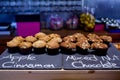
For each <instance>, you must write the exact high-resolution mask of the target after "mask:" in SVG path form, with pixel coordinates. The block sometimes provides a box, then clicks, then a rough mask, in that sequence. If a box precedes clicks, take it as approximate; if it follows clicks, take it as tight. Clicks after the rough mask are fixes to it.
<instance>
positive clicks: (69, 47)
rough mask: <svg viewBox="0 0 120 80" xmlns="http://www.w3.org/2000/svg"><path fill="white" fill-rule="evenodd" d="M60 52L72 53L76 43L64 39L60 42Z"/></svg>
mask: <svg viewBox="0 0 120 80" xmlns="http://www.w3.org/2000/svg"><path fill="white" fill-rule="evenodd" d="M60 46H61V52H62V53H64V54H68V55H69V54H74V53H75V52H76V43H73V42H69V41H65V42H62V43H61V44H60Z"/></svg>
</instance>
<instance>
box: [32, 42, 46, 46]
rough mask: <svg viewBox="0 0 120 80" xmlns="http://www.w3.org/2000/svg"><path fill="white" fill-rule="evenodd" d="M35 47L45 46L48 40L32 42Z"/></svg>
mask: <svg viewBox="0 0 120 80" xmlns="http://www.w3.org/2000/svg"><path fill="white" fill-rule="evenodd" d="M32 46H33V47H35V48H43V47H45V46H46V42H45V41H42V40H38V41H35V42H34V43H33V44H32Z"/></svg>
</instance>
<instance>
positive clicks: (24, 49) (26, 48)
mask: <svg viewBox="0 0 120 80" xmlns="http://www.w3.org/2000/svg"><path fill="white" fill-rule="evenodd" d="M19 50H20V53H21V54H23V55H26V54H30V53H31V52H32V43H31V42H21V43H20V44H19Z"/></svg>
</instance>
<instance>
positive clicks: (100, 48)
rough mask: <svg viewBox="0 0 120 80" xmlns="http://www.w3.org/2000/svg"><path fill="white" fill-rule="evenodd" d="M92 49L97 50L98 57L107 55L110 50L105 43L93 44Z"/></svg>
mask: <svg viewBox="0 0 120 80" xmlns="http://www.w3.org/2000/svg"><path fill="white" fill-rule="evenodd" d="M91 49H93V50H95V52H94V53H95V54H96V55H106V54H107V50H108V45H107V44H105V43H99V42H97V43H92V44H91Z"/></svg>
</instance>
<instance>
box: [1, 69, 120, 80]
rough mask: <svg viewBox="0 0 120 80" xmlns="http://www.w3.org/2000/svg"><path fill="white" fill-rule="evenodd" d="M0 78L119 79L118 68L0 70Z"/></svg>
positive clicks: (37, 79)
mask: <svg viewBox="0 0 120 80" xmlns="http://www.w3.org/2000/svg"><path fill="white" fill-rule="evenodd" d="M0 79H2V80H120V71H119V70H0Z"/></svg>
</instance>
